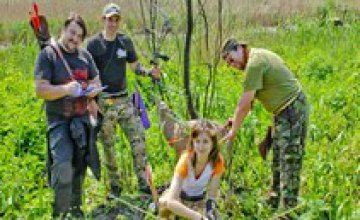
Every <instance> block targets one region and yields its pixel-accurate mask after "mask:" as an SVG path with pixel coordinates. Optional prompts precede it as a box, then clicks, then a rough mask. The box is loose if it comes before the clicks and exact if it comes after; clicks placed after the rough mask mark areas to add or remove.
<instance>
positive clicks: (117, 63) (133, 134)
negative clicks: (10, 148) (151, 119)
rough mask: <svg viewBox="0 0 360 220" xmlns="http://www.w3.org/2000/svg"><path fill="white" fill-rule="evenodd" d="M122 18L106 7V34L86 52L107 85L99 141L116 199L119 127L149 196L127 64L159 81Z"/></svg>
mask: <svg viewBox="0 0 360 220" xmlns="http://www.w3.org/2000/svg"><path fill="white" fill-rule="evenodd" d="M121 18H122V17H121V9H120V7H119V6H118V5H116V4H114V3H110V4H107V5H106V6H105V7H104V10H103V14H102V20H103V24H104V29H103V31H102V32H101V33H99V34H96V35H95V36H93V37H92V38H91V39H90V40H89V41H88V44H87V49H88V51H89V52H90V53H91V55H92V56H93V58H94V60H95V63H96V65H97V67H98V69H99V72H100V80H101V83H102V85H104V86H107V88H106V89H105V90H104V92H103V93H102V94H101V95H100V99H99V105H100V110H101V111H102V113H103V114H104V122H103V127H102V131H101V133H100V140H101V142H102V144H103V147H104V153H105V164H106V167H107V169H108V175H109V179H110V197H115V198H116V197H118V196H119V194H120V192H121V186H120V182H119V180H120V177H119V174H118V167H117V164H116V152H115V143H116V132H115V131H116V129H115V128H116V124H119V125H120V126H121V128H122V130H123V132H124V133H125V135H126V137H127V138H128V140H129V142H130V145H131V148H132V154H133V162H134V168H135V172H136V175H137V177H138V181H139V189H140V191H143V192H147V193H150V191H149V187H148V184H147V181H146V175H145V166H146V163H147V160H146V153H145V132H144V128H143V126H142V124H141V121H140V118H139V117H138V116H137V115H136V114H135V109H134V106H133V104H132V102H131V100H130V99H129V97H128V91H127V80H126V63H129V64H130V68H131V69H132V70H133V72H135V73H136V74H137V75H141V76H150V77H153V78H156V79H159V78H160V70H159V69H158V68H153V69H152V70H150V71H149V70H146V69H145V68H144V67H143V66H142V65H141V64H140V63H139V62H138V57H137V54H136V52H135V49H134V45H133V43H132V41H131V39H130V38H129V37H128V36H126V35H125V34H123V33H119V32H118V30H119V24H120V21H121Z"/></svg>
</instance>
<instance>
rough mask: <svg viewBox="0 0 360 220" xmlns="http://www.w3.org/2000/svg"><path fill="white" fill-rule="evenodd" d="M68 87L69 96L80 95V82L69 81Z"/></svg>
mask: <svg viewBox="0 0 360 220" xmlns="http://www.w3.org/2000/svg"><path fill="white" fill-rule="evenodd" d="M69 87H70V94H69V96H70V97H74V98H76V97H79V96H81V95H82V92H83V90H82V87H81V85H80V83H78V82H71V84H70V85H69Z"/></svg>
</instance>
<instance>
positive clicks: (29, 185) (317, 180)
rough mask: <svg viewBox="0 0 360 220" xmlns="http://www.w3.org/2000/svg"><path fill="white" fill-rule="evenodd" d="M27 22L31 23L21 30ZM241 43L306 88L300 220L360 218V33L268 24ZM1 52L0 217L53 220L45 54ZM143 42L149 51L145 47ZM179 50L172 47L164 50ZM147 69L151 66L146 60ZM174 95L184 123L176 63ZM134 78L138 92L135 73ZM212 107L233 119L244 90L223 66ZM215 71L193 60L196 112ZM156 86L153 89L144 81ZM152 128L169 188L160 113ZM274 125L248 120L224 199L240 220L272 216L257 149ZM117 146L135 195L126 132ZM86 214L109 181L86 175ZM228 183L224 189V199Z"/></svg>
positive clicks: (154, 151)
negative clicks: (40, 71)
mask: <svg viewBox="0 0 360 220" xmlns="http://www.w3.org/2000/svg"><path fill="white" fill-rule="evenodd" d="M19 25H24V28H25V24H19ZM233 34H234V36H236V37H239V38H243V39H246V40H248V41H249V42H250V44H251V45H252V46H254V47H264V48H268V49H271V50H273V51H275V52H277V53H278V54H279V55H280V56H281V57H283V59H284V60H285V61H286V63H287V64H288V65H289V67H290V68H291V69H292V70H293V71H294V73H295V74H296V76H297V77H298V78H299V80H300V81H301V83H302V85H303V88H304V90H305V92H306V94H307V96H308V98H309V100H310V103H311V106H312V107H311V109H312V113H311V118H310V124H309V134H308V139H307V146H306V156H305V159H304V167H303V171H302V175H301V180H302V182H301V183H302V184H301V203H300V204H301V215H300V216H299V218H300V219H359V218H360V211H359V210H360V204H359V198H360V189H359V185H360V175H359V171H360V165H359V164H360V163H359V162H360V157H359V155H360V148H359V144H360V132H359V130H360V123H359V121H360V120H359V119H360V95H359V94H360V86H359V82H360V50H359V45H358V43H359V42H360V26H359V23H351V22H349V23H347V24H346V25H345V26H343V27H333V26H332V25H331V24H321V22H319V21H302V20H300V21H297V22H296V29H295V30H289V29H286V28H281V27H279V28H278V30H277V31H276V32H274V33H269V32H267V31H266V30H265V29H263V28H261V27H254V28H248V29H246V30H242V31H241V32H239V33H233ZM19 39H20V41H21V42H22V43H15V44H14V45H13V46H12V47H10V48H8V49H5V50H2V51H0V80H1V83H0V99H1V100H2V101H1V102H0V106H1V111H0V192H1V193H0V218H1V217H3V218H4V219H39V218H50V216H51V201H52V192H51V190H50V189H49V188H48V187H47V179H46V173H45V161H46V154H45V152H46V151H45V148H46V146H45V131H46V125H45V116H44V112H43V111H42V110H41V103H42V102H41V101H40V100H38V99H37V98H36V97H35V94H34V86H33V85H34V80H33V78H34V77H33V66H34V65H33V64H34V60H35V57H36V54H37V53H38V48H37V45H36V44H35V43H34V40H33V38H32V37H31V35H29V37H28V38H27V39H28V40H27V41H23V38H22V37H21V36H20V37H19ZM139 45H142V44H139ZM166 47H167V49H169V48H175V46H174V42H172V44H171V45H167V46H166ZM143 61H144V62H145V60H143ZM162 69H163V71H164V72H165V73H166V85H167V87H168V88H169V90H168V92H167V94H168V96H169V97H170V100H171V103H170V104H171V105H172V106H173V107H174V110H175V112H176V113H177V114H178V115H179V116H180V117H181V118H183V119H186V117H187V114H186V108H185V100H184V96H183V95H182V94H183V89H182V68H181V67H179V64H178V63H177V56H174V58H173V59H172V60H171V61H170V62H169V63H166V64H164V65H163V67H162ZM128 76H129V77H130V83H129V84H130V85H131V88H132V89H133V82H134V76H133V74H132V73H129V75H128ZM215 77H216V88H215V91H216V92H215V96H214V105H213V106H212V109H211V111H210V113H209V114H208V116H207V117H209V118H211V119H214V120H217V121H219V122H225V121H226V120H227V118H228V117H230V116H231V115H232V114H233V110H234V108H235V106H236V103H237V100H238V98H239V96H240V95H241V92H242V86H241V82H242V79H243V75H242V73H239V72H237V71H235V70H233V69H230V68H228V67H227V66H226V65H224V63H221V65H220V66H219V69H218V73H217V74H216V76H215ZM206 82H207V69H206V68H205V66H204V65H200V61H199V60H198V59H197V57H195V56H194V57H193V58H192V81H191V84H192V91H193V92H194V94H193V95H194V99H195V100H197V103H198V104H197V106H198V108H197V110H198V111H199V112H200V113H201V112H203V109H202V107H201V106H202V104H203V102H204V100H205V98H204V97H205V91H204V87H205V85H206ZM146 84H147V85H150V82H146ZM149 113H150V117H151V121H152V123H153V124H152V125H153V126H152V128H151V129H149V130H148V131H147V152H148V158H149V161H150V163H151V164H152V166H153V170H154V175H155V181H156V184H158V185H160V184H163V183H167V182H169V181H170V178H171V176H172V169H173V167H174V163H175V161H174V160H175V153H174V152H173V150H172V149H171V148H169V147H168V146H167V144H166V142H165V141H164V138H163V136H162V134H161V132H160V129H159V124H158V118H157V113H156V109H155V108H150V109H149ZM270 123H271V117H270V115H269V114H267V113H266V112H265V110H264V109H263V108H262V106H261V105H260V104H259V103H256V104H255V108H254V110H253V112H252V114H251V115H250V116H249V117H247V119H246V120H245V122H244V125H243V127H242V128H241V132H239V134H238V139H237V142H236V145H235V156H234V164H233V167H232V169H233V170H232V179H231V182H233V183H234V185H235V186H236V187H237V188H238V189H239V191H241V192H240V193H239V194H236V195H232V196H230V197H227V198H226V200H224V199H223V198H222V199H220V208H221V211H222V212H223V213H225V212H224V210H228V209H229V208H232V209H233V212H234V216H235V217H236V219H239V218H244V219H266V218H270V219H271V218H274V217H276V216H277V215H281V214H282V213H283V211H282V210H279V211H278V212H277V213H272V212H270V210H269V209H268V208H267V207H266V206H265V205H264V196H265V194H266V192H267V190H268V189H269V187H270V185H269V184H270V176H271V172H270V168H271V162H270V160H268V161H266V162H263V161H261V159H260V156H259V154H258V152H257V147H256V144H257V143H258V142H259V141H260V139H261V138H262V135H263V134H264V133H265V130H266V127H267V126H268V125H269V124H270ZM119 136H120V141H119V142H118V144H117V146H116V147H117V149H118V151H120V152H122V153H121V154H118V155H119V156H118V157H119V166H120V167H121V171H120V172H121V176H122V177H123V184H124V187H125V189H124V191H125V192H126V193H130V194H132V193H135V191H136V180H135V177H134V174H133V171H132V165H131V164H132V162H131V152H130V149H129V145H128V143H127V142H126V141H124V138H123V135H121V131H119ZM87 177H88V178H87V179H86V183H85V192H86V193H85V200H84V209H85V211H86V212H90V211H91V210H93V209H94V208H95V207H96V206H97V205H99V204H101V203H102V202H103V201H104V199H105V195H106V187H105V186H104V182H105V181H106V177H105V175H103V179H102V181H101V183H98V182H96V181H95V179H94V178H93V177H92V176H91V175H88V176H87ZM228 188H229V182H227V181H225V180H224V181H223V182H222V184H221V192H222V194H223V195H224V194H226V192H227V189H228Z"/></svg>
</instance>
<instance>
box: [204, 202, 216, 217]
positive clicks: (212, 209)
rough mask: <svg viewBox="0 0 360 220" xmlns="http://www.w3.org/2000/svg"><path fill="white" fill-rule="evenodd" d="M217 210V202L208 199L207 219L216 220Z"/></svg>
mask: <svg viewBox="0 0 360 220" xmlns="http://www.w3.org/2000/svg"><path fill="white" fill-rule="evenodd" d="M216 210H217V205H216V202H215V200H213V199H208V200H207V201H206V214H205V216H206V218H208V219H209V220H216Z"/></svg>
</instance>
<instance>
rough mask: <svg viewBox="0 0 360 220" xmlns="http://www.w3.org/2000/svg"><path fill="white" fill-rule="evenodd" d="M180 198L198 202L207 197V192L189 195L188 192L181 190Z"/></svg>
mask: <svg viewBox="0 0 360 220" xmlns="http://www.w3.org/2000/svg"><path fill="white" fill-rule="evenodd" d="M180 198H181V199H183V200H186V201H190V202H198V201H201V200H203V199H204V198H205V192H204V193H203V194H202V195H198V196H189V195H188V194H186V192H184V191H181V193H180Z"/></svg>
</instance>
